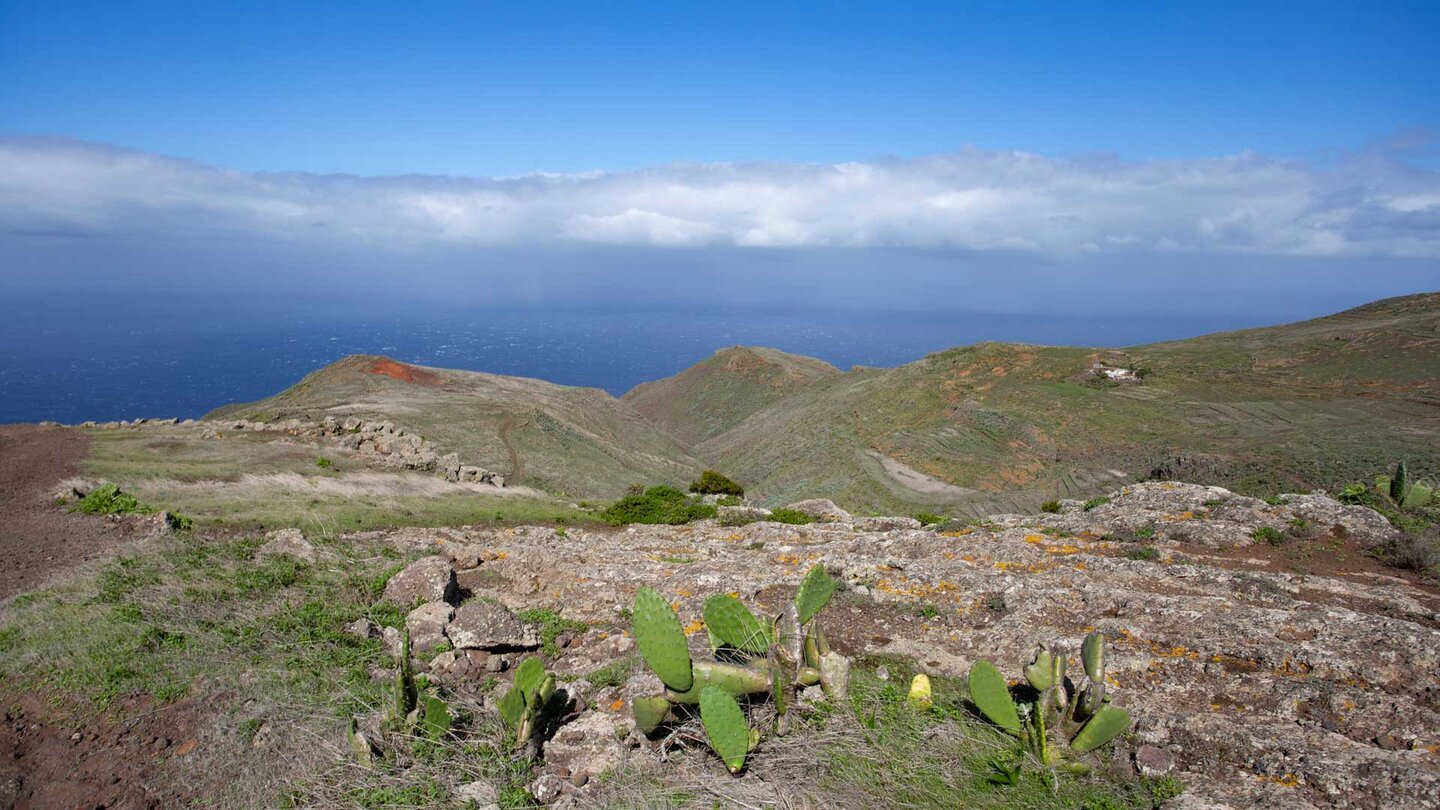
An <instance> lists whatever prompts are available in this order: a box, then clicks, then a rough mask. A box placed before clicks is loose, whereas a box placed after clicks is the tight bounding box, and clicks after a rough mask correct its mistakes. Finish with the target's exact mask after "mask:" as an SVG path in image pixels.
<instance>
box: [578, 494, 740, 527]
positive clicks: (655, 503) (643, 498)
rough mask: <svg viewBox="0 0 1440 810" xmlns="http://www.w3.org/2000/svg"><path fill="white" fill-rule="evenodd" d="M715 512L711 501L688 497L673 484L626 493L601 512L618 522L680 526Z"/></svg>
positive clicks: (619, 523)
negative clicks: (708, 502) (630, 493)
mask: <svg viewBox="0 0 1440 810" xmlns="http://www.w3.org/2000/svg"><path fill="white" fill-rule="evenodd" d="M716 514H717V510H716V509H715V507H714V506H712V505H710V504H705V503H700V502H698V501H697V500H696V499H694V498H690V497H687V496H686V495H685V493H683V492H681V491H680V490H678V489H676V488H674V487H667V486H657V487H650V488H649V489H647V490H644V491H643V492H642V493H641V494H639V495H633V494H632V495H626V496H625V497H623V498H621V499H620V500H618V501H616V502H615V503H613V504H611V505H610V507H609V508H608V509H606V510H605V511H604V512H601V513H600V519H601V520H604V521H605V522H607V523H610V524H613V525H616V526H623V525H625V524H627V523H648V524H666V525H670V526H677V525H679V524H682V523H689V522H691V521H694V520H703V519H704V518H713V517H715V515H716Z"/></svg>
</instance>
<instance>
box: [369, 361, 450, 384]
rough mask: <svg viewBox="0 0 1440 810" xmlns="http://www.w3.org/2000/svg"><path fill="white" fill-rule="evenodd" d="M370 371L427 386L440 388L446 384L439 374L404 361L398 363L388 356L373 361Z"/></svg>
mask: <svg viewBox="0 0 1440 810" xmlns="http://www.w3.org/2000/svg"><path fill="white" fill-rule="evenodd" d="M370 373H371V374H381V375H384V376H386V377H390V378H392V379H396V380H399V381H401V382H407V383H413V384H415V385H423V386H425V387H426V388H439V387H441V386H442V385H444V384H445V380H444V379H443V378H442V377H441V376H440V375H439V374H436V373H434V372H431V371H426V370H425V369H423V368H416V367H415V366H410V365H406V364H404V363H397V362H395V361H394V360H391V359H390V358H388V357H382V358H380V359H378V360H376V361H374V362H372V363H371V364H370Z"/></svg>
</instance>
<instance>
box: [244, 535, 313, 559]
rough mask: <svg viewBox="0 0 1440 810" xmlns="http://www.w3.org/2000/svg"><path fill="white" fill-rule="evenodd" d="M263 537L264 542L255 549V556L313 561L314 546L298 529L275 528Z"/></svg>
mask: <svg viewBox="0 0 1440 810" xmlns="http://www.w3.org/2000/svg"><path fill="white" fill-rule="evenodd" d="M265 537H266V538H267V539H266V540H265V544H264V545H262V546H260V548H258V549H256V550H255V556H256V558H263V557H276V556H283V557H293V558H295V559H297V560H304V561H305V562H314V561H315V547H314V546H312V545H310V541H309V540H306V539H305V533H304V532H302V531H300V530H299V529H276V530H275V531H273V532H270V533H269V534H267V535H265Z"/></svg>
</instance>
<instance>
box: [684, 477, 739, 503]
mask: <svg viewBox="0 0 1440 810" xmlns="http://www.w3.org/2000/svg"><path fill="white" fill-rule="evenodd" d="M690 491H691V492H695V493H699V494H701V495H734V496H736V497H742V496H743V495H744V494H745V489H744V487H741V486H740V485H739V484H737V483H735V482H734V481H731V480H730V479H729V478H726V477H725V476H723V475H721V474H720V473H718V472H715V471H714V470H706V471H704V472H702V473H700V480H698V481H695V482H694V483H692V484H691V485H690Z"/></svg>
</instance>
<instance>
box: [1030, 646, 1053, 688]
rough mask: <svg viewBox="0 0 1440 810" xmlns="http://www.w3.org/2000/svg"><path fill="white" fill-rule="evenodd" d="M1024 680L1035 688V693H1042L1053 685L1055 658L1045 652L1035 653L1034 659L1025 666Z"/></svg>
mask: <svg viewBox="0 0 1440 810" xmlns="http://www.w3.org/2000/svg"><path fill="white" fill-rule="evenodd" d="M1025 680H1026V681H1028V682H1029V683H1030V685H1031V686H1033V687H1035V691H1037V692H1044V691H1045V690H1046V689H1049V688H1050V687H1052V686H1054V685H1055V657H1054V656H1052V655H1051V654H1050V653H1049V652H1048V651H1046V650H1043V649H1042V650H1040V651H1038V652H1036V653H1035V658H1034V659H1032V660H1031V661H1030V663H1029V664H1027V665H1026V666H1025Z"/></svg>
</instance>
